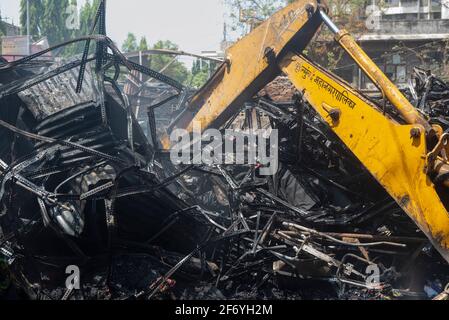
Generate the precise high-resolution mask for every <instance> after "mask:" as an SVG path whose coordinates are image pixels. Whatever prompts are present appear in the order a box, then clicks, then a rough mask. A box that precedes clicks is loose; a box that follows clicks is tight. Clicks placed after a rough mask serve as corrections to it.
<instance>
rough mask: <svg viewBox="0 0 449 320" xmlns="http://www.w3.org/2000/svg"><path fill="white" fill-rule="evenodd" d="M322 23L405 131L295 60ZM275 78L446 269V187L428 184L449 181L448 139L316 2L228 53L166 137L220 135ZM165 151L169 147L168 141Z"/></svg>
mask: <svg viewBox="0 0 449 320" xmlns="http://www.w3.org/2000/svg"><path fill="white" fill-rule="evenodd" d="M323 22H324V23H325V24H326V25H327V26H328V27H329V28H330V30H331V31H332V32H333V33H334V34H335V41H336V42H337V43H338V44H339V45H340V46H341V47H342V48H343V49H344V50H345V51H346V52H347V53H348V54H349V55H350V56H351V57H352V58H353V59H354V61H355V62H356V63H357V64H358V66H359V67H360V68H361V69H362V70H363V71H364V73H365V74H366V75H367V76H368V77H369V78H370V79H371V80H372V81H373V83H374V84H375V85H376V86H377V87H378V88H379V90H380V91H381V92H382V94H383V95H384V97H385V98H386V99H388V100H389V101H390V102H391V104H392V105H393V106H394V107H395V108H396V110H397V111H398V113H399V114H400V115H401V117H402V119H403V120H404V122H405V123H406V124H400V123H398V122H397V121H396V120H394V119H392V118H391V117H389V116H388V115H386V114H385V113H383V112H382V110H379V107H378V106H377V105H376V104H374V103H373V102H371V101H370V100H368V99H366V98H365V97H364V96H363V95H362V94H360V93H359V92H358V91H357V90H355V89H353V88H351V86H350V85H348V84H347V83H346V82H344V81H343V80H341V79H339V78H338V77H336V76H335V75H332V74H331V73H329V72H327V71H325V70H324V69H322V68H320V67H319V66H317V65H315V64H314V63H312V62H311V61H309V60H308V59H307V58H305V57H303V56H302V55H301V52H302V51H303V50H304V48H305V47H306V45H307V44H308V43H309V42H310V41H311V39H312V37H313V36H314V35H315V33H316V31H317V30H318V29H319V27H320V26H321V24H322V23H323ZM281 72H284V73H285V74H286V75H288V77H289V78H290V80H291V81H292V83H293V84H294V85H295V87H296V88H297V89H298V90H299V91H301V92H304V98H305V99H306V100H307V102H308V103H309V104H310V105H311V106H312V107H313V108H314V109H315V110H316V111H317V112H318V114H320V115H321V117H322V118H323V120H324V121H326V122H327V123H328V124H329V126H330V128H331V129H332V130H333V131H334V132H335V133H336V134H337V136H338V137H339V138H340V139H341V141H342V142H343V143H344V144H345V145H346V146H347V147H348V148H349V150H351V151H352V153H353V154H354V155H355V156H356V157H357V158H358V159H359V161H360V162H361V163H362V164H363V165H364V166H365V168H366V169H367V170H368V171H369V172H370V173H371V174H372V176H373V177H374V178H375V179H376V180H377V181H379V183H380V184H381V185H382V186H383V187H384V188H385V190H386V191H387V192H388V193H389V194H390V195H391V196H392V198H393V199H395V200H396V202H397V203H398V204H399V205H400V206H401V207H402V209H403V210H404V211H405V212H406V213H407V214H408V215H409V216H410V218H412V219H413V220H414V221H415V223H416V224H417V226H418V227H419V228H420V229H421V230H422V231H423V232H424V233H425V234H426V235H427V237H428V238H429V239H430V241H431V242H432V243H433V245H434V246H435V248H436V249H437V250H438V251H439V252H440V253H441V254H442V256H443V257H444V258H445V259H446V260H447V261H448V262H449V214H448V211H447V207H448V201H449V194H448V192H447V189H445V188H444V187H447V186H449V182H448V180H447V179H446V180H445V179H440V180H442V183H441V185H435V184H434V183H433V181H432V179H431V178H432V177H435V176H437V177H446V176H449V164H448V160H447V155H449V135H443V134H442V130H441V128H439V127H436V126H432V125H430V124H429V123H428V121H427V120H426V119H425V118H424V117H423V116H422V115H421V114H420V113H419V112H418V111H417V110H416V109H415V108H414V107H413V105H412V104H411V103H410V102H409V101H408V100H407V99H406V98H405V97H404V95H403V94H402V93H401V92H400V90H399V89H398V88H397V87H396V86H395V85H394V84H393V83H392V82H391V81H390V80H389V79H388V78H387V77H386V76H385V75H384V74H383V72H382V71H381V70H380V69H379V68H378V67H377V66H376V64H375V63H374V62H373V61H372V60H371V59H370V58H369V57H368V56H367V54H366V53H365V52H364V51H363V50H362V49H361V48H360V47H359V46H358V45H357V43H356V41H355V40H354V39H353V38H352V37H351V36H350V35H349V34H348V33H347V32H346V31H345V30H339V29H338V28H337V27H336V26H335V25H334V24H333V23H332V21H331V20H330V18H329V17H328V16H327V9H326V7H325V6H324V5H322V4H320V2H319V1H304V0H299V1H297V2H294V3H293V4H291V5H289V6H287V7H286V8H285V9H283V10H281V11H279V12H278V13H276V14H275V15H273V16H272V17H271V18H270V19H268V20H267V21H266V22H265V23H263V24H262V25H261V26H259V27H258V28H257V29H255V30H254V31H253V32H252V33H250V34H249V35H247V36H246V37H245V38H243V39H242V40H240V41H239V42H237V43H236V44H235V45H234V46H233V47H231V48H230V49H229V51H228V52H227V61H226V63H225V64H224V65H223V66H222V68H221V69H220V70H218V71H217V73H216V74H215V75H214V76H213V77H212V79H211V80H210V81H209V82H208V83H207V84H206V85H205V86H204V87H203V88H202V89H201V90H200V91H199V92H198V93H197V94H196V95H195V96H194V97H193V99H192V101H191V103H190V105H189V107H188V108H187V109H186V110H185V112H183V113H182V114H181V116H180V117H179V118H178V119H176V121H175V122H174V123H173V125H172V126H171V129H172V130H174V129H176V128H184V129H188V130H190V131H191V130H192V126H193V123H194V122H197V123H201V128H202V129H203V130H206V129H208V128H219V127H220V126H221V125H223V124H224V123H225V122H226V121H227V120H229V119H230V118H231V117H232V116H233V115H234V114H235V113H236V112H238V111H239V108H240V107H241V105H243V103H244V102H245V101H247V100H249V99H251V98H252V97H253V96H254V95H255V94H256V93H257V92H259V91H260V90H261V89H262V88H263V87H264V86H265V85H267V84H268V83H269V82H270V81H271V80H273V79H274V78H275V77H276V76H278V75H279V74H281ZM163 146H164V147H165V148H167V149H168V148H169V147H170V140H169V138H168V136H166V137H164V139H163Z"/></svg>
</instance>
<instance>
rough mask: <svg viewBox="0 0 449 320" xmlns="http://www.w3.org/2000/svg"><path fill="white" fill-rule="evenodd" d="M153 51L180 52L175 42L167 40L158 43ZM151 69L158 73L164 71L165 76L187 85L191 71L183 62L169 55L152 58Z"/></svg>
mask: <svg viewBox="0 0 449 320" xmlns="http://www.w3.org/2000/svg"><path fill="white" fill-rule="evenodd" d="M153 49H169V50H178V46H177V45H176V44H174V43H173V42H171V41H169V40H166V41H158V42H156V43H155V44H154V46H153ZM150 68H152V69H154V70H156V71H161V70H164V71H163V73H164V74H165V75H167V76H169V77H171V78H173V79H176V80H178V81H179V82H181V83H186V82H187V80H188V79H189V75H190V74H189V71H188V70H187V68H186V67H185V65H184V64H183V63H182V62H180V61H178V60H176V57H172V56H169V55H154V56H152V57H151V60H150Z"/></svg>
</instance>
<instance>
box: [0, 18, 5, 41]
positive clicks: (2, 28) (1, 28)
mask: <svg viewBox="0 0 449 320" xmlns="http://www.w3.org/2000/svg"><path fill="white" fill-rule="evenodd" d="M4 35H6V26H5V23H4V22H3V19H2V14H1V12H0V37H1V36H4Z"/></svg>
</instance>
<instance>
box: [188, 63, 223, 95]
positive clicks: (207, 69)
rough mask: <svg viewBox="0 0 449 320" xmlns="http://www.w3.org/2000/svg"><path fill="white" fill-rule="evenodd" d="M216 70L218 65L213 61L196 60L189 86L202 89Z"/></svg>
mask: <svg viewBox="0 0 449 320" xmlns="http://www.w3.org/2000/svg"><path fill="white" fill-rule="evenodd" d="M216 68H217V64H216V63H215V62H213V61H204V60H201V59H197V60H195V62H194V63H193V66H192V71H191V75H190V79H189V85H190V86H191V87H192V88H196V89H198V88H201V87H202V86H203V85H204V84H205V83H206V82H207V80H209V78H210V77H211V76H212V74H213V73H214V72H215V69H216Z"/></svg>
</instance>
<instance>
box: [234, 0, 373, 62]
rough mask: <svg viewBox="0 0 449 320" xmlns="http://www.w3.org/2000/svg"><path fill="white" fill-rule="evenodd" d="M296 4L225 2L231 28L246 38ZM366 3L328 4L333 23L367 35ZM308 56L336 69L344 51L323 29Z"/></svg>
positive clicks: (335, 0) (333, 0) (285, 0)
mask: <svg viewBox="0 0 449 320" xmlns="http://www.w3.org/2000/svg"><path fill="white" fill-rule="evenodd" d="M295 1H296V0H225V2H226V4H227V5H228V7H229V10H230V12H231V14H230V16H231V22H230V24H231V28H232V30H234V31H237V32H240V35H242V36H243V35H245V34H246V33H248V32H249V31H251V29H253V28H254V27H256V26H257V25H259V24H260V23H262V22H263V21H264V20H266V19H267V18H269V17H270V16H271V15H273V14H274V13H275V12H276V11H277V10H279V9H281V8H282V7H285V6H286V5H288V4H289V3H292V2H295ZM366 2H367V1H366V0H328V1H327V5H328V7H329V10H330V16H331V17H332V20H333V21H334V22H335V23H336V24H337V25H339V26H340V27H341V28H342V29H343V28H344V29H346V30H348V31H349V32H351V33H353V34H357V35H361V34H363V33H365V32H366V30H367V28H366V26H365V21H366V19H365V17H364V15H365V12H364V11H365V4H366ZM306 53H307V54H308V55H309V56H311V58H312V59H313V60H314V61H316V62H318V63H319V64H321V65H323V66H325V67H327V68H329V69H331V70H332V69H334V68H336V67H337V65H338V64H339V62H340V61H341V59H342V57H343V55H344V51H343V50H342V49H341V48H340V47H339V46H335V45H334V43H333V35H332V34H331V33H330V32H329V30H328V29H327V28H321V30H320V31H319V32H318V34H317V36H316V37H315V39H314V40H312V42H311V43H310V44H309V46H308V47H307V50H306Z"/></svg>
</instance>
